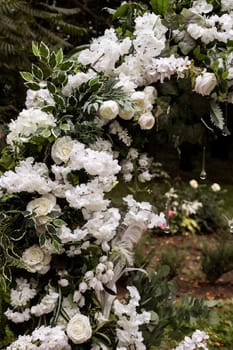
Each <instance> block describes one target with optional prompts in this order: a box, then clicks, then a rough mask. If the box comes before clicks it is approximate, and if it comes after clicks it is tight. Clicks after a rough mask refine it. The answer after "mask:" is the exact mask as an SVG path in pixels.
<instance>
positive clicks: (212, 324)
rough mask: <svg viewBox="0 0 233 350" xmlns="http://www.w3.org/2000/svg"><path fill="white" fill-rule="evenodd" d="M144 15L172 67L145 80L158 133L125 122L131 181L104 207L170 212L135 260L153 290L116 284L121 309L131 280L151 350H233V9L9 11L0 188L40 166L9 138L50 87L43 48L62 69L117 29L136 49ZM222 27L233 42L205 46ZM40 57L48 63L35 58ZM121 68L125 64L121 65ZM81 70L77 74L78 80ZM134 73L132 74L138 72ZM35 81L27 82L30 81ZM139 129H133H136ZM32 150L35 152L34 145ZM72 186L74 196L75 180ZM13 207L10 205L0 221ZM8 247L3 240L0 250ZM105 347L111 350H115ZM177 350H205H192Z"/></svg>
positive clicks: (4, 34)
mask: <svg viewBox="0 0 233 350" xmlns="http://www.w3.org/2000/svg"><path fill="white" fill-rule="evenodd" d="M147 12H150V13H153V14H155V15H156V16H159V18H160V19H161V21H162V22H161V23H162V24H163V25H164V26H165V27H166V28H169V29H168V31H167V32H166V44H165V46H164V47H163V50H161V52H162V53H161V55H160V56H159V57H161V58H166V59H168V61H166V62H165V61H164V62H163V65H162V64H161V66H159V64H158V62H156V63H153V64H151V67H152V68H153V69H154V71H153V74H152V73H151V74H150V76H149V78H148V76H147V78H148V81H149V83H148V82H147V84H144V82H143V83H142V84H141V85H140V83H138V86H139V90H140V92H142V91H144V90H143V88H144V85H150V86H153V88H154V89H156V94H157V96H156V98H155V101H156V102H153V109H152V112H153V115H154V119H155V122H154V126H153V127H152V128H149V127H141V129H142V130H139V131H138V130H136V128H132V127H131V126H130V127H128V126H127V122H128V120H127V118H125V119H124V118H122V119H121V124H122V126H123V127H125V128H126V129H127V128H128V129H127V130H128V131H129V133H130V132H131V135H132V137H133V139H134V141H135V148H137V153H136V156H135V155H134V156H133V155H132V154H133V152H131V155H129V153H127V151H126V150H125V149H124V147H123V146H125V145H123V146H121V144H120V143H119V144H117V146H118V148H119V153H120V155H121V161H120V162H119V164H120V165H121V169H122V173H121V174H120V178H119V180H118V184H117V185H116V187H114V188H113V189H112V190H111V191H110V192H108V193H107V194H106V198H108V199H110V200H111V203H113V205H114V206H116V207H117V208H119V210H123V206H122V203H121V201H122V198H123V197H126V196H127V195H133V196H134V198H135V199H136V200H137V201H141V202H149V203H150V204H151V205H152V206H153V208H156V213H160V212H163V213H164V214H165V218H166V224H164V225H163V224H162V225H161V226H160V227H156V228H152V229H148V230H145V231H144V232H143V235H142V236H141V238H140V240H139V241H138V242H137V244H136V246H135V248H134V249H135V251H134V254H135V266H136V268H137V269H145V270H146V271H147V272H148V276H149V278H146V277H145V276H144V275H143V274H141V275H140V274H139V275H138V274H137V273H136V272H133V273H132V274H130V277H129V275H127V274H126V276H123V277H122V278H120V280H119V281H118V288H119V289H118V291H119V295H118V297H119V298H120V299H121V298H122V299H123V298H124V294H125V292H126V290H125V285H127V283H128V282H127V281H128V279H130V278H132V281H133V282H132V281H131V282H130V283H133V284H134V285H135V286H136V287H137V289H138V291H139V292H140V295H141V296H142V299H141V303H142V305H144V306H146V307H145V309H146V310H147V309H151V310H153V312H154V314H153V315H154V319H153V322H154V323H153V324H152V325H151V328H150V329H149V328H148V329H144V333H143V336H144V339H145V342H146V344H148V345H147V348H148V349H150V350H158V349H161V350H162V349H166V350H168V349H172V348H174V347H175V346H177V344H178V343H179V342H180V341H182V339H183V338H184V337H185V336H186V335H189V336H191V334H192V333H193V332H194V331H195V330H196V329H200V330H203V331H205V332H206V333H207V334H208V335H209V340H208V348H209V349H211V350H214V349H223V350H230V349H233V334H232V326H233V316H232V307H233V40H232V38H233V22H232V21H233V3H232V1H230V0H229V3H228V2H227V1H218V0H207V1H191V0H178V1H173V0H152V1H146V0H145V1H140V2H133V1H130V2H128V3H127V2H124V3H122V4H121V1H117V0H115V1H110V0H109V1H108V0H106V1H94V0H81V1H78V0H70V1H65V0H57V1H54V0H52V1H50V0H47V1H38V0H34V1H23V0H14V1H11V0H1V2H0V28H1V34H0V52H1V59H0V90H1V93H0V136H1V139H0V141H1V142H0V146H1V157H0V172H1V176H3V175H4V173H6V172H7V171H10V170H12V169H14V167H15V166H16V165H17V164H18V163H17V161H16V160H17V157H19V158H18V160H22V159H23V158H22V157H23V156H24V157H26V156H32V155H33V153H32V150H31V151H25V153H23V156H22V154H21V155H16V153H17V152H16V153H15V154H13V153H12V152H10V151H9V147H8V144H7V134H8V133H9V123H10V122H11V121H12V120H16V119H17V117H18V115H19V114H20V112H21V111H22V109H24V108H25V100H26V99H27V103H29V102H28V101H29V100H28V97H27V96H28V95H27V90H28V89H31V90H33V91H37V90H38V89H37V88H38V86H39V89H40V88H41V86H42V85H39V84H41V82H42V80H43V79H41V80H40V77H39V76H40V69H41V70H42V71H43V73H44V72H46V69H45V68H44V67H43V64H42V65H41V66H40V65H38V57H39V56H40V58H41V57H42V58H43V54H42V50H43V47H45V48H49V50H50V52H51V53H52V52H55V53H57V52H58V51H59V50H61V49H62V55H64V57H65V61H64V62H66V59H67V61H69V60H71V61H72V62H73V61H75V60H76V59H77V57H78V56H79V54H80V53H81V52H82V51H83V50H85V49H89V48H90V43H91V42H92V41H93V39H94V38H98V37H101V36H102V35H104V32H105V30H106V29H108V28H111V27H115V28H116V33H117V35H118V38H119V40H124V38H127V37H129V38H130V39H132V40H133V38H134V35H136V34H135V33H136V32H135V31H134V26H135V20H136V18H138V17H139V16H143V14H145V13H147ZM214 16H215V17H214ZM216 16H218V19H216ZM223 16H225V17H224V18H222V17H223ZM221 18H222V19H221ZM220 19H221V20H220ZM208 20H209V22H208ZM207 22H208V23H207ZM194 24H195V25H197V26H199V29H198V30H199V32H198V30H197V32H196V31H195V30H196V29H195V30H194V29H193V27H192V25H193V26H194ZM215 25H216V28H218V30H219V31H220V32H221V34H222V35H223V33H224V35H225V37H224V38H222V37H220V34H219V36H218V37H217V34H216V37H214V34H212V33H211V34H210V33H208V35H207V34H205V30H206V31H207V29H208V30H209V31H210V29H212V28H213V27H215ZM224 25H225V27H224ZM219 28H220V29H219ZM201 30H203V33H202V34H200V33H201ZM226 33H229V37H226V35H227V34H226ZM160 34H161V33H160ZM163 34H164V33H163ZM205 35H206V37H205ZM211 35H212V36H213V37H211ZM161 36H162V34H161ZM164 36H165V34H164ZM41 42H42V43H44V46H43V44H42V46H41V44H40V43H41ZM32 45H34V50H33V49H32ZM139 46H140V45H139ZM140 48H141V47H140ZM37 49H38V50H40V53H39V54H35V52H36V50H37ZM138 50H139V49H138ZM60 52H61V51H60ZM93 52H94V49H93ZM145 52H146V49H145ZM142 55H143V53H142ZM172 55H173V56H172ZM171 56H172V57H173V58H174V57H176V58H177V57H179V58H182V59H183V58H185V57H188V59H189V61H188V63H187V60H186V62H182V64H181V65H184V66H185V65H187V67H188V68H187V67H186V68H187V69H189V70H190V71H191V73H190V74H189V73H187V74H186V71H185V69H184V71H185V73H183V71H178V69H177V68H176V69H177V71H176V73H174V75H173V71H172V69H174V68H173V66H172V64H171V62H169V58H170V57H171ZM54 57H55V56H54ZM50 58H51V56H50ZM100 58H101V57H100ZM46 59H47V58H46ZM62 59H63V56H62ZM62 59H61V61H62ZM177 59H178V58H177ZM98 60H100V59H98ZM98 60H97V66H98V63H99V62H98ZM123 62H125V61H124V59H123V58H121V57H120V58H119V61H117V62H116V65H118V66H120V64H123ZM42 63H43V62H42ZM49 64H51V62H49ZM59 64H60V63H59ZM59 64H57V65H58V66H59ZM91 64H93V66H95V64H96V62H94V63H93V62H92V63H87V67H89V65H91ZM84 65H85V64H83V63H82V64H81V65H79V66H78V68H75V69H76V70H75V69H74V71H73V72H72V74H76V73H77V72H78V70H79V69H83V66H84ZM156 65H157V66H156ZM169 65H170V66H169ZM177 65H178V63H177ZM51 66H52V64H51ZM81 66H82V67H81ZM33 67H34V68H33ZM36 67H37V68H38V67H39V70H38V69H37V68H36ZM59 67H60V66H59ZM80 67H81V68H80ZM135 67H136V65H135ZM135 67H134V66H133V65H132V66H131V69H132V72H133V70H135V69H136V68H135ZM151 67H150V69H151V70H152V68H151ZM155 67H159V68H158V71H159V69H160V71H159V73H158V74H160V78H157V77H156V74H157V72H156V69H157V68H155ZM182 67H183V66H182ZM190 67H191V68H190ZM85 69H86V68H85ZM85 69H84V70H83V71H84V72H85V73H86V71H87V70H85ZM98 69H99V68H97V72H98V73H99V71H98ZM169 69H170V71H169ZM93 70H94V69H93ZM129 70H130V69H129ZM31 71H32V76H30V77H31V78H28V77H29V76H28V75H26V74H25V72H26V73H28V72H31ZM64 71H65V70H62V73H63V72H64ZM67 71H68V70H67ZM174 71H175V69H174ZM20 72H21V74H20ZM22 72H23V74H22ZM167 72H168V73H167ZM206 72H208V73H211V74H213V75H214V79H215V80H216V81H215V80H214V82H213V86H212V87H211V88H210V90H209V91H207V90H208V87H207V90H205V89H206V87H205V86H204V83H203V86H201V88H199V87H198V86H197V83H196V81H197V76H199V75H201V73H203V74H205V73H206ZM30 74H31V73H30ZM67 74H68V73H67ZM166 74H167V75H166ZM175 74H176V75H175ZM179 74H180V75H179ZM45 75H46V73H45ZM129 76H130V73H129ZM32 77H33V78H32ZM35 77H36V78H35ZM34 78H35V79H34ZM33 79H34V80H33ZM56 79H57V81H58V82H57V81H55V79H54V81H53V84H54V85H51V90H50V93H52V90H53V86H55V85H56V84H57V85H56V88H57V86H58V85H59V83H61V84H63V82H64V81H63V82H61V81H62V79H63V78H62V77H61V75H60V77H59V74H58V75H57V76H56ZM59 79H60V81H59ZM25 80H26V84H25ZM64 80H65V78H64ZM33 84H34V86H33ZM35 84H37V85H35ZM93 84H94V85H95V84H96V83H93ZM135 84H136V83H135ZM143 84H144V85H143ZM94 85H93V86H94ZM64 86H65V83H64ZM93 86H92V85H90V86H89V88H90V89H92V88H93ZM142 86H143V88H142ZM42 87H43V86H42ZM93 89H94V88H93ZM88 91H89V90H88ZM91 91H92V90H91ZM93 91H94V90H93ZM59 93H60V92H59ZM57 94H58V93H57ZM56 102H57V101H56ZM57 103H58V102H57ZM72 113H73V110H72ZM69 114H71V112H70V113H68V112H67V115H69ZM137 122H138V119H135V121H134V126H135V125H136V124H137ZM64 130H65V129H64ZM44 137H45V136H44ZM46 137H47V136H46ZM48 137H50V135H49V136H48ZM82 137H83V136H82ZM113 139H114V136H113ZM83 140H84V137H83V139H82V141H83ZM53 141H54V140H53ZM49 142H50V141H49ZM51 142H52V141H51ZM83 142H84V143H85V141H83ZM87 144H88V142H87ZM31 145H33V146H32V149H33V150H34V148H33V147H34V146H35V143H32V144H31ZM43 145H44V144H43ZM36 146H38V144H36ZM41 149H42V151H41ZM41 149H40V151H38V152H41V153H42V152H43V150H44V149H43V147H42V148H41ZM38 150H39V146H38ZM30 152H31V153H30ZM40 156H41V155H40ZM20 157H21V158H20ZM38 159H39V157H38ZM72 175H76V174H72ZM80 179H81V175H80ZM72 181H73V182H72V184H74V183H75V181H76V178H75V176H74V178H73V179H72ZM80 181H81V180H80ZM85 181H86V180H84V183H85ZM9 198H10V197H9ZM9 198H4V200H3V202H2V208H3V210H1V213H2V214H1V215H3V212H4V210H6V202H7V200H8V199H9ZM23 198H24V197H23ZM10 200H11V199H10ZM7 209H8V208H7ZM4 215H5V214H4ZM4 215H3V216H1V220H3V222H4V220H5V217H4ZM67 217H68V214H67ZM2 237H3V236H2ZM4 244H5V243H4V241H3V239H2V238H1V241H0V245H1V249H3V247H4ZM93 254H94V253H93ZM154 272H156V274H154ZM2 274H3V273H2ZM7 288H9V287H6V286H4V288H3V287H2V289H1V296H2V298H1V306H0V313H1V315H0V320H1V324H2V327H1V330H0V345H1V349H5V348H7V346H10V345H9V344H10V343H11V342H13V341H14V340H15V335H14V332H15V329H16V328H14V326H13V327H12V326H11V324H10V322H9V321H8V320H7V319H6V317H5V316H4V312H5V311H6V308H7V306H6V305H8V303H9V299H10V297H9V295H10V292H9V289H7ZM103 333H104V332H103ZM25 334H26V333H25ZM102 337H103V339H104V336H102ZM105 340H106V339H105ZM106 344H107V345H106V349H107V348H108V349H111V350H112V349H115V348H117V347H116V346H115V347H114V346H113V347H111V346H112V345H109V344H108V341H106ZM72 346H73V345H72ZM82 346H83V345H82ZM9 349H11V348H9ZM12 349H13V348H12ZM17 349H18V348H17ZM19 349H21V348H19ZM49 349H50V348H49ZM51 349H52V348H51ZM72 349H76V347H72ZM81 349H83V350H84V349H85V347H84V346H83V347H81ZM99 349H105V348H104V347H102V348H99ZM119 349H120V348H119ZM122 349H126V347H125V348H124V347H122ZM127 349H128V348H127ZM135 349H136V348H135ZM177 349H178V348H177ZM179 349H190V350H191V349H196V348H194V347H193V348H192V347H191V345H190V348H188V347H187V348H186V347H183V348H182V347H180V348H179ZM203 349H205V348H204V347H203Z"/></svg>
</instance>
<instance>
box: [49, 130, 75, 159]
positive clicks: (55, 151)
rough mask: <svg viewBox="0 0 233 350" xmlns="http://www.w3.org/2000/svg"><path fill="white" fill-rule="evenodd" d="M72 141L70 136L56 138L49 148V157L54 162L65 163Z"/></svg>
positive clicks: (68, 156)
mask: <svg viewBox="0 0 233 350" xmlns="http://www.w3.org/2000/svg"><path fill="white" fill-rule="evenodd" d="M73 143H74V141H73V140H72V139H71V137H70V136H63V137H60V138H59V139H57V140H56V141H55V142H54V144H53V146H52V150H51V157H52V159H53V160H54V162H55V163H56V164H61V163H63V162H64V163H66V162H67V161H68V160H69V158H70V153H71V151H72V147H73Z"/></svg>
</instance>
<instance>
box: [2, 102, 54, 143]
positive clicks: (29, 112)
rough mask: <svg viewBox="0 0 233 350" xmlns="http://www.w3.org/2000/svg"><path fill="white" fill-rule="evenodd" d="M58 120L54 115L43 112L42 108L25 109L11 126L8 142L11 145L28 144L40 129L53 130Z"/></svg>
mask: <svg viewBox="0 0 233 350" xmlns="http://www.w3.org/2000/svg"><path fill="white" fill-rule="evenodd" d="M55 126H56V120H55V118H54V116H53V115H52V114H49V113H46V112H43V111H42V110H41V109H40V108H37V107H31V108H29V109H23V110H22V112H20V113H19V116H18V118H17V119H16V120H12V121H11V122H10V124H9V131H10V132H9V134H8V135H7V142H8V143H9V144H14V143H22V142H28V140H29V139H30V137H32V136H34V134H35V133H36V132H37V130H38V129H52V128H53V127H55Z"/></svg>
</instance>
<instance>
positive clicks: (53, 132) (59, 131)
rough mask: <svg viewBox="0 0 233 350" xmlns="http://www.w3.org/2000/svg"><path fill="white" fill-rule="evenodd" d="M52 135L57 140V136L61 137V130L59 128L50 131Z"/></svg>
mask: <svg viewBox="0 0 233 350" xmlns="http://www.w3.org/2000/svg"><path fill="white" fill-rule="evenodd" d="M52 134H53V135H54V136H55V137H56V138H57V137H58V136H60V135H61V129H60V128H58V127H57V128H53V129H52Z"/></svg>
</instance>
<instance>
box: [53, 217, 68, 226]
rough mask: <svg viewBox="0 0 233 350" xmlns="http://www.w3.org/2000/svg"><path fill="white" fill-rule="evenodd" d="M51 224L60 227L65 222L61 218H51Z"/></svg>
mask: <svg viewBox="0 0 233 350" xmlns="http://www.w3.org/2000/svg"><path fill="white" fill-rule="evenodd" d="M53 224H54V225H55V226H56V227H62V226H64V225H65V224H66V222H65V221H64V220H62V219H55V220H53Z"/></svg>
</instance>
